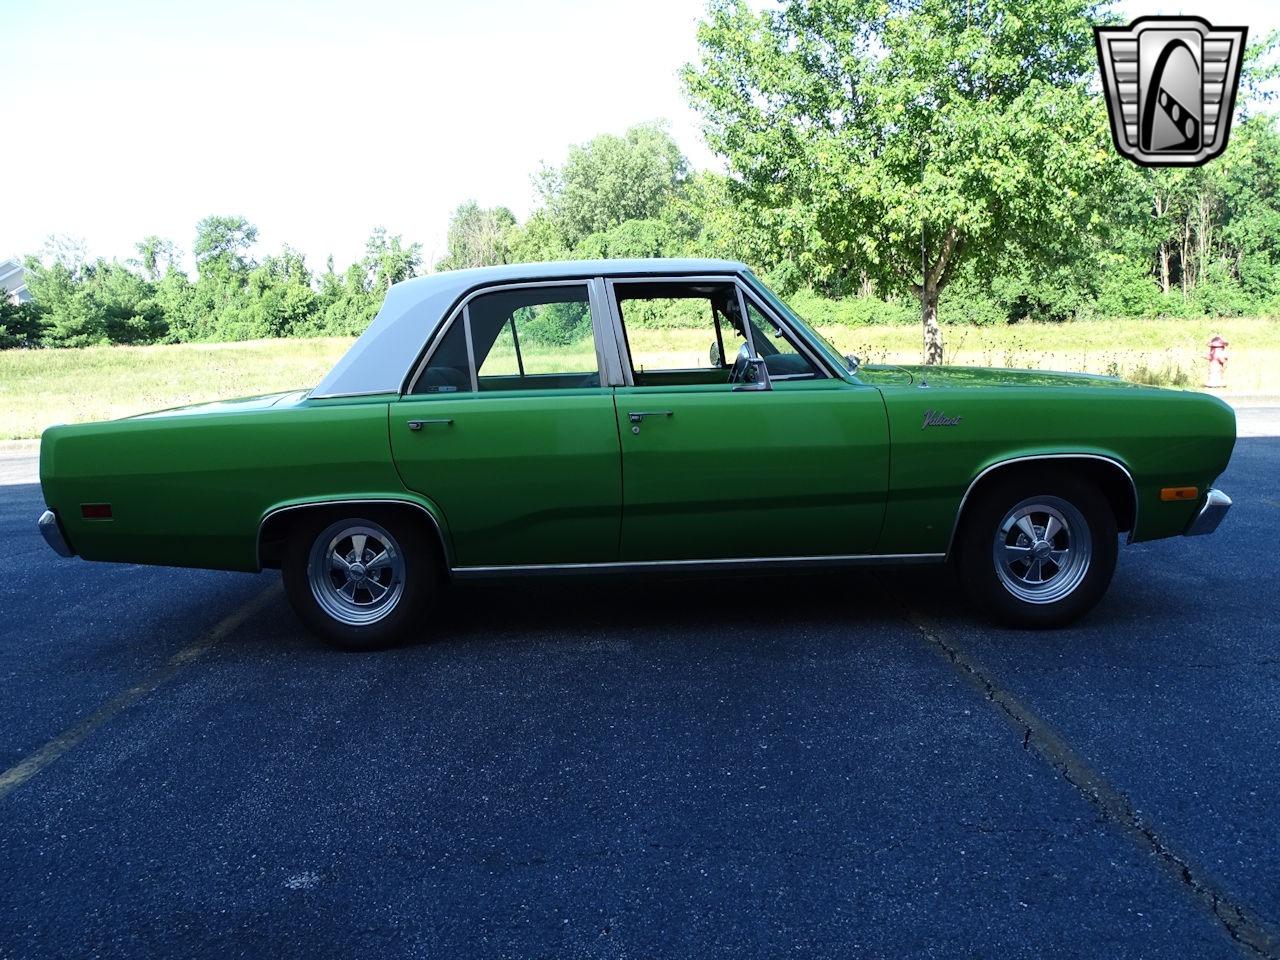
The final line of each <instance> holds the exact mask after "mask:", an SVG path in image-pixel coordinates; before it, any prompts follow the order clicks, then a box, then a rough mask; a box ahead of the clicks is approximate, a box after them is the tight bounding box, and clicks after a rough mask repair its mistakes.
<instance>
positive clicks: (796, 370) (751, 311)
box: [747, 300, 823, 380]
mask: <svg viewBox="0 0 1280 960" xmlns="http://www.w3.org/2000/svg"><path fill="white" fill-rule="evenodd" d="M747 316H748V317H749V318H750V319H751V341H752V343H754V344H755V348H756V352H757V353H759V354H760V356H762V357H764V365H765V366H766V367H768V368H769V376H770V378H771V379H774V380H778V379H782V380H813V379H816V378H818V377H821V376H823V374H821V373H820V372H819V371H818V368H817V367H815V366H814V365H813V363H812V362H811V361H810V360H809V358H808V357H806V356H805V355H804V354H803V353H801V352H800V350H799V348H798V347H797V346H796V345H795V341H794V339H793V338H792V335H791V334H790V333H788V332H787V331H786V330H783V329H782V327H780V326H778V325H777V324H775V323H774V322H773V321H772V320H770V319H769V317H767V316H766V315H765V314H764V313H763V312H761V310H760V309H759V308H758V307H757V306H756V305H755V304H754V303H752V302H751V301H750V300H748V301H747Z"/></svg>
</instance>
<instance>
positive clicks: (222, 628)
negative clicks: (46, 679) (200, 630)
mask: <svg viewBox="0 0 1280 960" xmlns="http://www.w3.org/2000/svg"><path fill="white" fill-rule="evenodd" d="M279 593H280V584H279V582H276V583H273V584H272V585H271V586H269V587H267V588H266V589H265V590H263V591H262V592H261V593H259V594H258V595H257V596H255V597H254V598H253V599H252V600H250V601H249V602H248V603H246V604H244V606H242V607H240V609H238V610H236V611H235V612H234V613H231V614H229V615H227V616H226V617H223V618H222V620H220V621H218V623H216V624H215V625H214V626H213V628H212V629H211V630H210V631H209V632H208V633H206V634H205V635H204V636H203V637H201V638H200V639H198V640H195V641H193V642H192V643H190V644H188V645H187V646H185V647H183V648H182V649H181V650H179V651H178V652H177V653H175V654H174V655H173V656H171V657H170V658H169V659H168V660H166V661H165V662H164V664H163V665H162V666H160V667H158V668H156V669H155V670H154V671H152V672H151V673H150V674H148V675H147V676H146V677H144V678H143V679H142V680H140V681H138V682H137V683H135V684H134V685H133V686H132V687H130V688H129V689H128V690H124V691H122V692H121V693H118V694H116V696H114V697H112V698H111V699H110V700H108V701H107V702H106V703H105V704H103V705H102V706H101V707H99V708H98V710H97V711H95V712H94V713H92V714H90V715H89V716H88V717H85V719H83V720H81V721H80V722H79V723H77V724H75V725H74V726H72V727H69V728H68V729H66V730H64V731H63V732H62V733H60V734H58V735H57V736H56V737H54V738H53V739H52V740H50V741H49V742H48V743H46V744H45V745H44V746H42V747H40V748H39V749H38V750H36V751H35V752H34V753H32V754H29V755H28V756H26V757H24V758H23V759H22V760H20V761H18V762H17V763H16V764H14V765H13V766H12V767H10V768H9V769H8V770H6V771H4V773H0V800H3V799H4V798H5V797H7V796H8V795H9V794H10V793H12V792H13V791H14V790H16V789H17V788H18V787H20V786H22V785H23V784H24V783H26V782H27V781H28V780H30V779H31V778H32V777H34V776H35V775H36V774H38V773H39V772H40V771H41V770H43V769H44V768H45V767H47V766H48V765H49V764H51V763H53V761H55V760H57V759H58V758H59V757H60V756H62V755H63V754H64V753H66V752H67V751H68V750H71V749H73V748H74V747H76V746H78V745H79V744H80V743H82V742H83V741H84V740H85V738H86V737H88V736H89V734H91V733H93V731H94V730H96V729H97V728H98V727H100V726H102V725H103V724H104V723H106V722H107V721H108V720H110V719H111V718H112V717H115V716H116V715H117V714H119V713H121V712H123V711H125V710H127V709H129V708H130V707H131V706H133V705H134V704H135V703H137V702H138V701H139V700H141V699H142V698H143V697H145V696H147V695H148V694H150V693H151V692H152V691H153V690H155V689H156V688H157V687H159V686H160V685H161V684H163V683H164V682H165V681H166V680H168V679H169V678H170V677H172V676H173V675H174V674H175V673H177V672H178V671H179V670H181V669H182V668H183V667H185V666H186V665H187V664H189V663H191V662H192V661H194V660H198V659H199V658H200V657H202V656H204V655H205V654H206V653H208V652H209V651H210V650H212V649H213V648H214V647H215V646H216V645H217V644H218V643H220V642H221V641H222V640H224V639H225V638H226V637H227V636H229V635H230V634H232V633H234V632H235V631H236V629H237V628H239V627H240V626H241V625H242V624H243V623H244V622H245V621H246V620H248V619H249V618H250V617H252V616H253V615H254V614H256V613H257V612H258V611H260V610H262V609H263V608H264V607H266V606H267V605H268V604H270V603H271V602H273V601H274V600H275V599H276V597H277V596H278V595H279Z"/></svg>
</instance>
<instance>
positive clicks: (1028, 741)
mask: <svg viewBox="0 0 1280 960" xmlns="http://www.w3.org/2000/svg"><path fill="white" fill-rule="evenodd" d="M887 592H889V591H887ZM897 599H898V603H899V605H900V606H901V608H902V612H903V617H904V618H905V619H906V620H907V622H908V623H910V624H911V625H912V626H913V627H915V629H916V631H917V632H918V633H919V634H920V636H921V637H922V638H923V639H924V641H925V642H926V643H928V644H929V646H931V647H932V648H933V649H934V650H935V651H936V652H937V653H938V654H940V655H941V656H942V657H943V659H945V660H946V661H947V662H948V663H949V664H951V666H952V668H953V669H954V670H955V671H956V672H957V673H958V674H959V675H960V676H961V677H962V678H963V679H964V680H965V682H966V683H968V684H969V685H970V686H972V687H973V688H974V689H976V690H977V691H978V692H979V693H981V694H982V695H983V696H984V697H985V698H986V699H987V700H988V701H989V702H990V703H991V704H993V705H994V706H995V707H996V708H997V709H999V710H1000V711H1001V712H1002V713H1003V714H1004V715H1005V717H1006V718H1007V719H1008V720H1009V721H1010V722H1011V723H1012V724H1013V726H1014V729H1016V730H1017V731H1018V733H1019V734H1021V736H1022V747H1023V749H1024V750H1030V751H1031V752H1033V753H1034V754H1035V755H1036V756H1038V757H1039V758H1040V759H1041V760H1043V761H1044V762H1045V763H1047V764H1048V765H1049V766H1050V767H1052V768H1053V770H1054V772H1056V773H1057V774H1058V775H1059V776H1061V777H1062V778H1063V779H1064V780H1066V781H1067V783H1069V784H1070V785H1071V786H1072V787H1073V788H1074V789H1075V790H1076V792H1077V793H1079V794H1080V795H1081V796H1082V797H1084V798H1085V799H1086V800H1088V801H1089V803H1091V804H1092V805H1093V806H1094V807H1095V808H1096V809H1097V810H1098V812H1099V814H1100V815H1101V816H1102V817H1103V819H1105V820H1108V821H1110V822H1111V823H1114V824H1116V825H1118V826H1119V827H1120V828H1121V829H1122V830H1123V831H1124V832H1125V834H1126V835H1127V836H1128V837H1129V838H1130V839H1131V840H1132V841H1133V842H1134V843H1136V844H1137V845H1138V846H1139V847H1141V848H1142V849H1143V850H1144V851H1145V852H1147V853H1149V854H1150V855H1152V856H1153V857H1155V859H1156V862H1157V863H1159V864H1160V866H1161V867H1163V868H1164V870H1165V871H1166V872H1167V873H1168V874H1169V875H1170V876H1171V877H1173V878H1174V879H1175V880H1176V881H1177V882H1178V883H1179V884H1181V885H1182V887H1183V888H1184V889H1185V890H1187V892H1188V893H1190V894H1191V896H1192V898H1193V900H1194V901H1195V902H1196V903H1197V904H1198V905H1199V906H1200V907H1201V908H1203V909H1204V910H1205V911H1206V912H1207V913H1208V914H1209V915H1211V916H1212V917H1213V918H1214V919H1215V920H1216V921H1217V922H1218V924H1219V925H1220V926H1221V927H1222V929H1223V931H1224V932H1225V933H1226V934H1227V935H1228V936H1229V937H1230V938H1231V939H1232V940H1233V941H1235V942H1236V943H1237V944H1239V945H1240V947H1241V949H1242V950H1243V951H1244V953H1245V954H1246V955H1247V956H1250V957H1261V958H1265V960H1280V936H1278V935H1277V934H1276V932H1275V931H1274V930H1272V929H1270V928H1269V927H1268V925H1267V924H1265V923H1264V922H1263V921H1262V920H1261V919H1260V918H1259V917H1258V916H1257V914H1255V913H1254V912H1253V911H1251V910H1248V909H1247V908H1245V907H1244V906H1243V905H1242V904H1239V903H1237V902H1235V901H1234V900H1232V898H1231V897H1230V895H1228V894H1227V892H1226V891H1225V890H1224V889H1223V888H1222V887H1221V886H1220V885H1219V884H1218V883H1216V882H1215V881H1214V880H1213V878H1211V877H1210V876H1208V874H1206V873H1205V872H1204V871H1203V870H1202V869H1200V868H1199V867H1196V866H1194V865H1193V864H1192V863H1191V861H1190V860H1189V859H1188V858H1187V857H1186V856H1185V855H1184V854H1182V853H1181V852H1180V851H1178V850H1177V849H1176V848H1175V847H1173V846H1171V845H1170V844H1169V842H1168V841H1167V840H1166V839H1165V838H1164V837H1162V836H1161V835H1160V833H1159V832H1158V831H1157V830H1156V829H1155V827H1154V826H1152V825H1151V824H1150V823H1148V822H1147V821H1145V820H1143V818H1142V817H1140V816H1139V815H1138V814H1137V812H1136V811H1135V810H1134V809H1133V804H1132V803H1130V802H1129V798H1128V797H1126V796H1125V795H1124V793H1122V792H1121V791H1120V790H1119V789H1117V788H1116V787H1114V786H1112V784H1111V783H1110V782H1109V781H1108V780H1107V779H1106V778H1105V777H1104V776H1103V775H1102V774H1100V773H1099V772H1098V771H1096V770H1094V769H1093V768H1092V767H1091V766H1090V765H1089V763H1088V762H1087V761H1086V760H1085V759H1084V757H1082V756H1081V755H1080V754H1079V753H1077V752H1076V750H1075V749H1074V748H1073V747H1072V746H1071V745H1070V744H1069V743H1068V742H1067V741H1066V740H1064V739H1063V738H1062V736H1061V735H1060V734H1059V733H1057V731H1055V730H1054V729H1053V728H1052V727H1051V726H1050V725H1049V724H1048V723H1047V722H1045V720H1044V719H1043V718H1041V717H1040V716H1039V715H1038V714H1037V713H1036V712H1035V711H1034V710H1032V709H1031V707H1030V706H1028V705H1027V704H1026V703H1024V702H1023V701H1022V700H1020V699H1019V698H1018V697H1017V696H1015V695H1014V694H1013V693H1011V692H1010V691H1009V690H1007V689H1006V688H1005V687H1003V686H1002V685H1001V684H1000V682H999V681H998V680H997V679H996V678H995V677H994V675H993V674H992V673H991V671H989V670H988V669H987V668H986V667H984V666H983V665H982V663H981V662H980V661H978V660H977V659H976V658H975V657H973V655H971V654H969V653H967V652H966V651H965V650H963V649H962V648H961V647H960V646H959V645H958V644H957V643H956V642H955V641H954V640H952V639H950V638H949V637H947V636H946V635H945V634H944V633H943V632H942V631H941V630H940V629H939V628H938V627H937V625H936V624H934V623H932V622H931V621H930V620H929V618H927V617H925V616H924V615H923V614H921V613H920V612H919V611H917V610H916V609H914V608H913V607H912V606H911V605H910V604H909V603H907V602H905V601H904V600H903V599H902V598H901V597H900V596H899V597H897Z"/></svg>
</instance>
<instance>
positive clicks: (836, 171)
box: [685, 0, 1120, 363]
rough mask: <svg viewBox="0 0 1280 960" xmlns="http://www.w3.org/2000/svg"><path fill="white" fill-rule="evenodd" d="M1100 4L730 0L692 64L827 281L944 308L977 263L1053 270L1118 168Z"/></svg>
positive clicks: (933, 355) (787, 228) (729, 148)
mask: <svg viewBox="0 0 1280 960" xmlns="http://www.w3.org/2000/svg"><path fill="white" fill-rule="evenodd" d="M1097 19H1098V8H1097V6H1096V5H1095V4H1093V3H1091V2H1087V0H966V2H963V3H962V2H958V0H887V2H886V0H790V2H787V3H785V4H783V5H782V6H781V7H780V8H777V9H768V10H765V11H762V12H759V13H757V12H755V11H754V10H753V9H752V7H751V5H750V4H749V3H748V2H747V0H713V2H712V4H711V6H710V8H709V12H708V16H707V18H706V20H705V21H704V22H703V23H702V24H701V25H700V27H699V31H698V42H699V46H700V48H701V56H700V62H699V63H698V64H697V65H696V66H694V65H691V66H689V67H687V68H686V70H685V82H686V87H687V90H688V93H689V95H690V98H691V100H692V102H693V103H694V104H695V106H696V107H697V108H698V109H699V110H700V111H701V112H702V114H703V116H704V120H705V129H706V134H707V138H708V142H709V143H710V144H711V145H712V147H713V148H714V149H716V150H717V151H719V152H720V153H722V154H723V155H724V156H726V157H727V158H728V160H729V162H730V165H731V167H732V170H733V173H734V176H735V178H736V182H737V183H738V184H739V185H740V190H741V193H742V194H743V196H744V197H745V198H747V200H748V202H749V203H751V204H752V205H754V206H756V207H758V208H759V209H761V210H771V211H775V224H774V225H775V227H776V228H777V229H778V230H779V239H780V241H781V242H782V243H788V242H790V243H792V244H793V245H794V249H795V250H796V251H797V252H796V254H795V256H796V257H797V258H798V259H799V260H800V261H801V262H802V264H803V265H804V266H805V268H806V269H808V270H811V271H812V272H813V274H814V275H816V276H817V277H819V278H823V277H831V276H838V275H845V276H849V277H854V276H859V275H863V274H865V275H866V276H867V277H869V278H870V279H871V280H873V281H874V282H875V283H876V285H877V286H878V288H879V289H880V290H881V291H882V292H885V293H889V294H894V293H899V292H907V291H910V292H911V293H913V294H914V295H915V296H918V297H919V299H920V305H921V318H922V321H923V326H924V356H925V360H926V361H927V362H929V363H939V362H941V360H942V335H941V331H940V329H939V326H938V318H937V308H938V299H939V296H940V294H941V292H942V291H943V290H944V289H945V287H946V285H947V283H948V282H949V281H950V280H951V278H952V277H954V276H955V275H956V271H957V270H958V269H959V268H960V267H962V266H963V265H964V264H965V263H966V261H968V262H971V263H972V264H973V265H974V268H975V269H977V270H979V271H980V272H986V271H993V270H995V269H996V268H997V266H998V265H999V264H1001V263H1006V262H1015V261H1018V262H1020V263H1021V264H1022V266H1023V268H1024V269H1027V270H1033V271H1039V272H1043V273H1045V274H1048V273H1051V272H1052V270H1053V269H1055V268H1056V267H1057V266H1059V265H1061V264H1062V263H1064V262H1067V261H1069V260H1070V259H1072V258H1073V257H1075V256H1078V255H1079V251H1080V248H1081V244H1082V243H1087V241H1088V238H1089V236H1090V234H1091V233H1093V232H1094V231H1095V230H1096V229H1097V228H1100V227H1101V226H1102V223H1103V215H1102V214H1103V210H1104V204H1105V202H1106V197H1107V195H1108V192H1109V185H1110V184H1111V182H1112V181H1113V180H1114V179H1115V177H1116V169H1117V166H1118V164H1119V163H1120V161H1119V160H1118V159H1117V158H1116V157H1115V155H1114V152H1113V151H1112V149H1111V146H1110V143H1109V138H1108V135H1107V127H1106V116H1105V112H1104V109H1103V106H1102V104H1101V102H1100V100H1099V99H1098V98H1097V97H1096V96H1091V95H1090V94H1089V92H1088V90H1087V82H1088V79H1089V77H1090V76H1091V75H1092V73H1093V71H1094V69H1095V66H1096V61H1095V55H1094V46H1093V36H1092V24H1093V22H1095V21H1096V20H1097Z"/></svg>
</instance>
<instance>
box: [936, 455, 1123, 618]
mask: <svg viewBox="0 0 1280 960" xmlns="http://www.w3.org/2000/svg"><path fill="white" fill-rule="evenodd" d="M1116 539H1117V531H1116V519H1115V515H1114V514H1113V513H1112V510H1111V506H1110V504H1109V503H1108V502H1107V498H1106V497H1105V496H1103V494H1102V492H1101V491H1100V490H1098V488H1097V487H1096V486H1094V485H1093V484H1090V483H1088V482H1086V481H1084V480H1080V479H1077V478H1075V477H1070V476H1053V475H1051V474H1047V473H1046V474H1043V475H1039V474H1038V475H1035V476H1028V475H1022V476H1017V477H1011V478H1010V479H1008V480H1003V481H997V482H996V483H995V484H993V485H992V486H991V487H988V488H987V490H986V491H985V492H983V493H982V494H981V496H980V498H979V500H978V501H977V502H976V503H975V504H974V505H973V508H972V510H971V511H970V512H969V514H968V515H967V516H966V517H965V521H964V525H963V527H962V530H961V533H960V539H959V543H958V548H959V563H960V578H961V580H962V581H963V583H964V585H965V588H966V590H967V592H968V594H969V596H970V598H971V599H972V600H973V601H974V603H975V604H976V605H977V606H978V607H980V608H981V609H982V610H983V611H984V612H986V613H987V614H988V615H989V616H990V617H992V618H993V619H995V620H997V621H999V622H1001V623H1004V624H1008V625H1010V626H1017V627H1058V626H1064V625H1066V624H1068V623H1071V622H1072V621H1074V620H1076V619H1078V618H1080V617H1081V616H1083V615H1084V614H1086V613H1088V612H1089V611H1090V610H1091V609H1093V607H1094V606H1095V605H1096V604H1097V602H1098V601H1099V600H1100V599H1102V595H1103V594H1104V593H1106V591H1107V587H1108V586H1109V585H1110V583H1111V577H1112V574H1113V573H1114V572H1115V566H1116V552H1117V547H1116Z"/></svg>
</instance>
